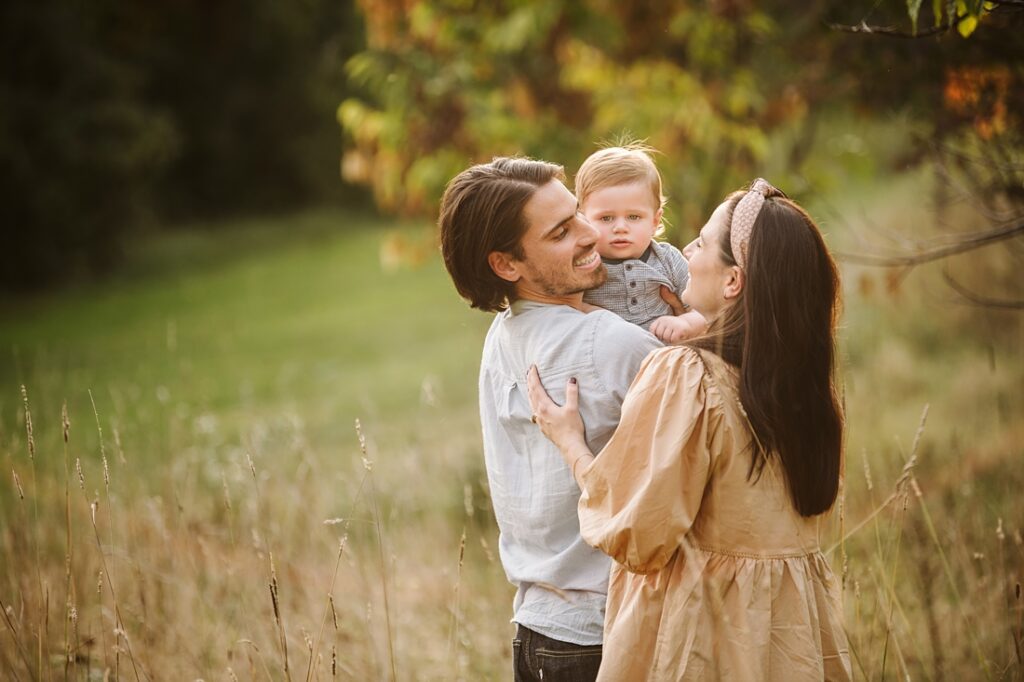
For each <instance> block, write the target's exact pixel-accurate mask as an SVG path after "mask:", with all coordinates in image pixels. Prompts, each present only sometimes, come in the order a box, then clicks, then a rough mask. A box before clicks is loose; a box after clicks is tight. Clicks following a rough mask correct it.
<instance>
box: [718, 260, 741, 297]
mask: <svg viewBox="0 0 1024 682" xmlns="http://www.w3.org/2000/svg"><path fill="white" fill-rule="evenodd" d="M746 283H747V274H746V273H745V272H743V269H742V268H741V267H740V266H738V265H732V266H730V267H729V269H728V271H727V273H726V278H725V288H724V289H723V290H722V295H723V296H724V297H725V299H726V300H732V299H734V298H736V297H738V296H739V295H740V294H741V293H743V287H744V285H745V284H746Z"/></svg>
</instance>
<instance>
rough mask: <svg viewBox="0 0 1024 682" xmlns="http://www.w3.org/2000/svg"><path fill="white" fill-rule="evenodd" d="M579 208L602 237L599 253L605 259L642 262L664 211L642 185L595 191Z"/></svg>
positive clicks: (645, 186)
mask: <svg viewBox="0 0 1024 682" xmlns="http://www.w3.org/2000/svg"><path fill="white" fill-rule="evenodd" d="M580 208H581V210H582V211H583V215H584V216H586V218H587V220H588V221H590V224H591V225H593V226H594V227H596V228H597V229H598V230H599V231H600V233H601V236H600V238H599V239H598V242H597V252H598V253H599V254H601V256H602V257H604V258H615V259H623V258H639V257H640V256H642V255H643V253H644V251H646V250H647V247H648V246H649V245H650V243H651V239H653V238H654V233H655V232H657V230H658V226H659V225H660V224H661V207H660V206H658V204H657V202H655V200H654V197H653V196H652V195H651V189H650V187H648V186H647V185H646V184H643V183H639V182H638V183H634V184H631V185H615V186H612V187H604V188H602V189H599V190H595V191H594V192H591V193H590V195H589V196H588V197H587V198H586V201H584V202H583V205H582V206H581V207H580Z"/></svg>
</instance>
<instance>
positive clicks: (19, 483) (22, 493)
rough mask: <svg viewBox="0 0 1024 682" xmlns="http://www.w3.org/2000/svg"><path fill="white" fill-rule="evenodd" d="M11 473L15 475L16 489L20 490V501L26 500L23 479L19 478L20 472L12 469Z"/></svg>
mask: <svg viewBox="0 0 1024 682" xmlns="http://www.w3.org/2000/svg"><path fill="white" fill-rule="evenodd" d="M11 473H12V474H14V487H15V488H17V489H18V499H21V500H24V499H25V491H24V490H23V489H22V487H21V479H20V478H18V472H17V471H15V470H14V469H11Z"/></svg>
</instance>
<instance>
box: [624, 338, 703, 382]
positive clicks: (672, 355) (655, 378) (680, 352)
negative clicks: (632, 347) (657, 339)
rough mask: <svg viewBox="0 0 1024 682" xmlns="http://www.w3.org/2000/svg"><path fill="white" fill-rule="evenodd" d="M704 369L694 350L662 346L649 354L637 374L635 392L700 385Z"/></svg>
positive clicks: (684, 347)
mask: <svg viewBox="0 0 1024 682" xmlns="http://www.w3.org/2000/svg"><path fill="white" fill-rule="evenodd" d="M705 372H706V367H705V365H704V361H703V359H702V358H701V356H700V354H699V353H698V352H697V350H696V349H694V348H691V347H689V346H664V347H662V348H657V349H655V350H653V351H651V352H650V354H649V355H648V356H647V358H646V359H645V360H644V363H643V365H641V367H640V371H639V373H638V374H637V377H636V382H635V384H634V389H635V390H649V389H651V388H656V387H657V388H661V389H662V390H664V389H668V388H673V387H678V386H680V385H691V384H692V385H696V384H699V383H701V381H702V379H703V377H704V374H705Z"/></svg>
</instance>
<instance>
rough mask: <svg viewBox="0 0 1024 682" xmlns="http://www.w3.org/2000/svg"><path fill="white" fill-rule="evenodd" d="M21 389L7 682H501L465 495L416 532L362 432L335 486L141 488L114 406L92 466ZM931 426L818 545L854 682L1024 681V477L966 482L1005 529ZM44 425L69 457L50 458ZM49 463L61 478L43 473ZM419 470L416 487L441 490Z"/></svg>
mask: <svg viewBox="0 0 1024 682" xmlns="http://www.w3.org/2000/svg"><path fill="white" fill-rule="evenodd" d="M28 395H29V394H27V393H26V395H25V399H24V406H23V407H22V410H21V414H22V425H23V427H24V429H25V432H24V438H23V439H22V440H21V443H22V444H23V445H24V446H25V448H24V451H22V452H19V453H7V454H8V458H7V461H9V462H11V463H12V467H11V469H12V470H11V478H10V481H11V488H10V490H9V492H12V493H13V494H10V495H7V494H5V495H4V497H3V498H2V502H3V504H2V507H0V509H2V511H3V524H2V530H3V535H2V538H0V540H2V544H0V548H2V552H3V557H4V562H3V564H4V576H3V582H2V583H0V610H2V611H3V626H2V627H3V630H4V631H5V632H4V633H3V637H2V638H0V671H2V676H3V677H5V678H7V679H13V680H52V679H59V680H63V679H75V680H89V679H130V680H157V679H185V678H189V679H195V678H203V679H232V680H233V679H264V680H298V679H302V680H316V679H336V678H340V679H360V680H365V679H374V680H378V679H379V680H388V679H396V680H412V679H467V680H476V679H504V678H506V677H507V670H508V664H509V658H508V657H509V654H508V650H507V649H508V647H507V641H508V636H509V634H510V632H509V630H508V627H507V626H506V621H507V615H508V607H509V604H508V599H509V590H508V588H507V586H506V585H505V584H504V581H503V579H502V576H501V571H500V567H499V566H498V564H497V562H496V561H495V558H494V556H493V552H492V551H491V546H492V544H493V542H494V527H493V521H492V520H491V519H490V518H489V517H488V516H487V514H486V510H487V508H488V506H489V503H488V501H487V500H486V499H479V493H478V492H474V491H475V487H474V486H473V485H471V484H468V483H467V484H466V485H465V486H464V488H463V498H464V499H463V500H462V502H463V503H464V504H463V508H462V509H461V510H460V513H458V515H457V518H453V515H452V514H451V513H450V511H443V512H439V513H436V514H433V515H429V514H426V515H423V516H421V517H420V518H418V519H416V520H415V522H412V520H411V519H410V518H409V516H408V514H406V513H404V512H400V511H397V509H398V507H399V506H400V505H397V504H395V502H394V498H395V497H396V496H398V497H400V496H401V490H396V489H388V490H383V491H382V490H380V488H379V483H378V481H377V480H376V479H375V469H376V463H377V462H376V460H378V459H380V458H381V457H382V456H383V455H382V454H381V453H375V452H374V451H373V445H372V443H368V441H367V436H366V434H365V433H363V431H362V429H361V428H359V427H357V430H354V431H353V437H352V444H351V448H352V449H353V452H354V454H355V457H354V458H353V460H354V463H353V465H352V466H349V463H348V462H346V464H345V465H341V466H337V465H336V468H337V469H338V470H336V471H334V472H331V471H327V470H325V466H326V465H325V464H324V462H323V461H321V460H319V459H317V458H315V457H313V456H312V455H311V454H310V453H308V452H304V451H303V449H302V447H301V446H300V447H297V448H295V449H292V450H290V451H289V450H284V451H278V452H268V451H260V450H259V449H258V448H254V449H253V450H252V451H242V452H241V453H239V455H238V457H237V458H236V459H234V460H229V461H228V462H227V463H226V464H225V466H224V467H223V468H222V469H221V470H219V471H212V472H210V471H208V472H205V473H203V474H200V473H199V472H198V470H197V468H196V466H195V465H197V464H200V463H198V462H193V463H192V466H187V467H184V468H181V467H174V466H168V467H167V468H166V469H165V470H164V472H163V477H162V479H154V480H153V482H152V487H147V486H146V485H132V484H129V483H128V482H127V481H128V479H130V478H131V477H133V476H134V475H135V474H133V472H132V469H131V459H132V457H131V453H130V452H126V453H123V454H120V455H119V456H118V457H117V458H114V459H113V461H111V460H110V459H108V457H107V452H106V444H105V440H104V439H103V437H102V433H103V431H104V429H103V423H104V420H103V419H102V413H103V406H102V405H101V404H96V403H95V402H94V414H93V415H90V416H92V417H93V418H94V419H93V420H92V421H94V422H95V424H94V425H92V426H91V428H93V429H94V430H95V431H96V432H97V433H98V434H99V435H100V437H99V439H98V440H97V441H96V442H98V443H99V452H96V453H85V452H81V451H80V450H79V448H78V446H77V445H76V443H77V442H78V440H77V439H76V435H77V430H78V428H79V427H78V425H79V424H88V423H89V421H90V420H88V419H86V418H84V417H83V418H82V419H79V418H78V417H77V416H76V415H70V414H67V413H66V412H65V416H64V417H63V419H62V423H60V424H54V425H46V426H41V425H39V424H38V423H37V420H33V418H32V410H31V404H30V402H29V400H28ZM926 419H927V411H925V413H924V414H923V415H922V417H921V421H920V424H919V425H918V428H917V429H916V431H914V432H913V433H910V432H911V431H912V429H908V439H909V440H910V443H909V445H908V446H907V447H906V449H903V450H901V448H899V447H897V448H895V453H894V454H895V456H896V457H898V458H899V461H898V465H899V468H898V469H897V470H896V471H897V472H898V473H897V474H896V475H895V476H894V477H892V478H890V479H889V480H884V478H883V474H882V473H880V472H878V471H875V470H873V467H872V465H871V464H870V462H871V460H870V459H869V458H867V457H861V456H858V455H856V454H852V455H850V456H849V457H848V458H847V477H846V480H845V482H844V495H843V499H842V501H841V505H840V507H839V513H838V514H837V515H836V519H835V520H836V523H835V524H834V525H835V528H834V530H835V533H834V536H835V537H834V542H832V543H830V544H828V545H827V547H826V551H827V553H828V554H829V556H830V558H831V560H832V563H833V566H834V568H835V569H836V572H837V573H839V574H841V575H842V577H843V585H844V592H845V601H846V608H847V612H846V618H847V628H848V632H849V637H850V644H851V649H852V653H853V660H854V666H855V673H856V674H857V676H858V677H859V678H863V679H873V680H881V679H897V678H898V679H933V680H960V679H992V680H1000V679H1002V680H1018V679H1022V671H1024V666H1022V663H1021V655H1022V629H1021V621H1022V613H1024V608H1022V600H1021V599H1022V598H1021V588H1020V583H1021V568H1022V566H1024V561H1022V559H1024V542H1022V537H1021V525H1020V524H1021V521H1022V519H1024V515H1022V513H1021V512H1022V511H1024V502H1022V501H1021V497H1020V495H1019V492H1018V491H1019V490H1020V485H1021V484H1022V483H1024V477H1022V476H1021V471H1020V468H1019V467H1010V468H996V469H993V470H992V471H991V472H987V473H986V472H978V474H977V476H978V477H984V476H986V475H987V476H994V477H997V478H998V479H999V480H997V481H991V482H990V483H991V484H992V485H988V483H989V482H984V481H982V480H980V478H978V477H976V478H975V480H974V481H972V484H974V485H979V486H980V485H982V484H985V485H986V487H985V491H986V495H987V496H988V497H987V498H986V499H985V500H984V501H982V502H981V503H982V504H984V505H987V506H988V507H989V511H991V512H993V513H994V514H996V522H995V523H991V522H990V521H989V520H988V516H989V515H988V514H978V513H977V509H975V508H974V505H976V504H978V501H977V500H976V499H970V496H966V497H967V499H961V498H964V497H965V495H964V491H962V490H960V491H958V490H956V489H955V488H950V483H951V481H950V480H948V479H946V478H944V477H943V476H942V475H936V474H935V473H934V472H933V473H926V472H929V471H932V468H931V467H929V457H930V456H932V451H931V449H930V448H929V446H928V445H927V442H928V441H927V437H926V434H927V432H928V425H927V423H926ZM40 428H52V429H57V430H58V431H59V433H60V439H59V442H60V443H61V444H62V445H66V448H60V450H61V451H60V452H57V453H54V452H52V451H49V450H48V449H41V448H38V447H37V436H38V433H39V430H40ZM82 428H86V427H85V426H83V427H82ZM51 440H52V439H51ZM46 458H49V459H58V460H59V461H58V464H59V466H37V464H39V461H40V460H43V459H46ZM341 461H345V459H344V458H342V459H341ZM285 462H287V464H285ZM289 471H290V472H292V473H291V474H288V473H287V472H289ZM411 473H413V474H414V476H413V477H412V478H406V479H404V480H403V482H402V485H408V486H418V485H433V484H436V481H432V480H430V479H429V478H428V477H426V476H425V473H424V472H423V471H418V472H411ZM396 480H397V479H396ZM393 484H394V481H390V482H389V483H388V485H393ZM1001 490H1003V491H1005V493H1006V494H1004V493H1003V492H1000V491H1001ZM968 509H969V510H970V511H969V512H968Z"/></svg>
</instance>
